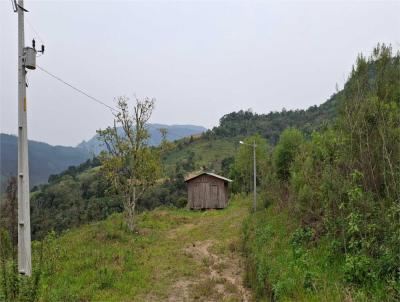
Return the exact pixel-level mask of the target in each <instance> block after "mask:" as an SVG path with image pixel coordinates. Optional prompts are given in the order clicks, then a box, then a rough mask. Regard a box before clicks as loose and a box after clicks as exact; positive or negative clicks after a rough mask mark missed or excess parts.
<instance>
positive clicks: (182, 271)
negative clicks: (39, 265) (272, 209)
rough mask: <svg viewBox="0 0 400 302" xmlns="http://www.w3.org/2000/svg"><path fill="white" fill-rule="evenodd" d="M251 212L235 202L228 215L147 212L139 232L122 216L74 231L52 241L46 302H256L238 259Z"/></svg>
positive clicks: (225, 212)
mask: <svg viewBox="0 0 400 302" xmlns="http://www.w3.org/2000/svg"><path fill="white" fill-rule="evenodd" d="M249 207H250V204H249V202H248V201H247V200H246V199H243V198H239V197H233V198H232V199H231V201H230V204H229V206H228V207H227V208H226V209H224V210H210V211H196V212H193V211H188V210H185V209H167V208H161V209H156V210H154V211H149V212H144V213H142V214H140V215H139V216H138V218H137V219H138V220H137V221H138V233H137V234H132V233H130V232H129V231H128V230H126V228H125V227H124V224H123V222H122V216H121V214H115V215H112V216H111V217H109V218H108V219H107V220H105V221H102V222H98V223H93V224H90V225H87V226H84V227H82V228H80V229H76V230H72V231H69V232H67V233H66V234H65V235H63V236H61V237H60V238H59V239H56V240H55V241H54V246H56V249H57V250H56V251H55V253H54V256H53V257H55V258H57V259H53V260H55V261H54V263H56V266H55V267H54V268H53V269H54V271H53V272H54V274H48V275H47V276H46V277H45V278H44V280H43V281H44V287H43V295H42V299H43V300H45V301H48V300H59V301H61V300H63V301H77V300H78V301H196V300H197V301H251V300H252V299H251V294H250V291H249V290H248V289H245V288H244V287H243V280H242V278H243V276H244V268H243V259H242V257H241V253H240V251H241V234H242V222H243V219H244V218H245V217H246V216H247V215H248V213H249ZM71 242H74V245H71Z"/></svg>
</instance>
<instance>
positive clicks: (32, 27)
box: [24, 15, 46, 44]
mask: <svg viewBox="0 0 400 302" xmlns="http://www.w3.org/2000/svg"><path fill="white" fill-rule="evenodd" d="M24 17H25V20H26V21H27V23H28V26H29V27H30V28H31V30H32V31H33V32H34V33H35V34H36V36H35V38H37V39H39V40H40V42H42V44H46V43H44V41H43V39H42V37H41V35H40V34H39V32H38V31H37V30H36V28H35V27H34V26H33V24H32V22H31V21H30V20H29V19H30V18H28V15H24Z"/></svg>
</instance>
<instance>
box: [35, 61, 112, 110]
mask: <svg viewBox="0 0 400 302" xmlns="http://www.w3.org/2000/svg"><path fill="white" fill-rule="evenodd" d="M36 67H37V68H39V69H40V70H42V71H43V72H44V73H47V74H48V75H49V76H51V77H53V78H54V79H56V80H58V81H60V82H61V83H63V84H64V85H67V86H69V87H70V88H72V89H74V90H75V91H77V92H79V93H81V94H83V95H84V96H86V97H88V98H89V99H91V100H93V101H95V102H96V103H98V104H100V105H103V106H105V107H107V108H108V109H110V110H111V112H112V113H113V114H114V113H117V112H118V110H117V109H115V108H113V107H111V106H109V105H107V104H106V103H104V102H103V101H101V100H99V99H97V98H95V97H94V96H91V95H90V94H88V93H86V92H85V91H83V90H81V89H79V88H77V87H75V86H73V85H72V84H70V83H68V82H66V81H64V80H63V79H61V78H60V77H58V76H56V75H54V74H52V73H51V72H49V71H47V70H46V69H44V68H43V67H41V66H39V65H37V64H36Z"/></svg>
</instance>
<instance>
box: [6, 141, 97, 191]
mask: <svg viewBox="0 0 400 302" xmlns="http://www.w3.org/2000/svg"><path fill="white" fill-rule="evenodd" d="M28 148H29V160H30V161H29V173H30V185H31V187H33V186H35V185H37V184H40V183H45V182H47V179H48V177H49V175H50V174H57V173H60V172H62V171H63V170H65V169H67V168H68V167H69V166H75V165H78V164H80V163H82V162H84V161H85V160H86V159H88V158H89V157H90V154H89V153H88V152H86V151H85V150H83V149H77V148H74V147H64V146H51V145H49V144H46V143H41V142H36V141H29V143H28ZM17 166H18V139H17V137H16V136H15V135H8V134H3V133H0V176H1V178H0V183H1V184H2V188H3V189H4V185H5V182H6V181H7V178H8V177H10V176H15V175H16V174H17Z"/></svg>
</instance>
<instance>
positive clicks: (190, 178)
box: [185, 172, 232, 182]
mask: <svg viewBox="0 0 400 302" xmlns="http://www.w3.org/2000/svg"><path fill="white" fill-rule="evenodd" d="M204 174H207V175H210V176H213V177H215V178H219V179H222V180H223V181H227V182H232V179H229V178H226V177H223V176H221V175H218V174H215V173H212V172H201V173H199V174H196V175H192V176H190V177H188V178H186V179H185V182H187V181H189V180H192V179H194V178H197V177H199V176H201V175H204Z"/></svg>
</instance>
